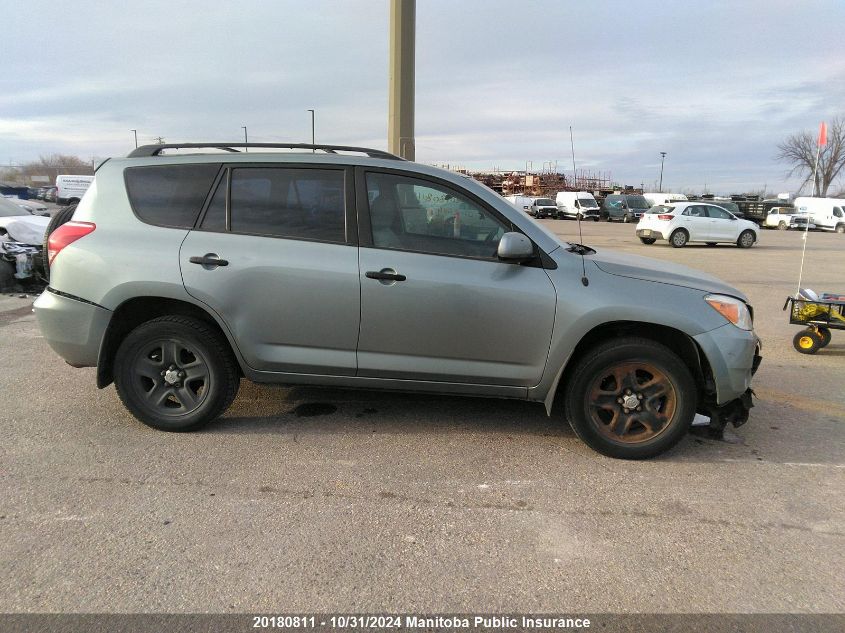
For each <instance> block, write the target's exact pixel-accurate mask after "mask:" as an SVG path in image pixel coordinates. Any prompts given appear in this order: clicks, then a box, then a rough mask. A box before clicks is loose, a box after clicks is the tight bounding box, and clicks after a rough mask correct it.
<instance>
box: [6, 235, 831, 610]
mask: <svg viewBox="0 0 845 633" xmlns="http://www.w3.org/2000/svg"><path fill="white" fill-rule="evenodd" d="M544 224H546V225H547V226H549V227H551V228H552V230H554V231H556V232H558V233H560V234H561V235H564V236H565V237H567V238H568V239H575V236H576V227H577V225H576V223H574V222H571V221H556V220H549V221H544ZM582 230H583V233H584V236H583V240H580V241H583V242H585V243H587V244H590V245H592V246H595V247H598V248H601V247H605V246H609V247H613V248H617V249H619V250H624V251H628V252H632V253H637V254H641V255H649V256H652V257H655V258H657V259H661V260H666V261H668V262H680V263H684V264H687V265H691V266H694V267H697V268H700V269H703V270H706V271H708V272H711V273H714V274H716V275H718V276H720V277H722V278H723V279H725V280H727V281H729V282H731V283H733V284H734V285H736V286H738V287H739V288H741V289H742V290H744V291H745V292H746V293H747V294H748V295H749V297H750V299H751V301H752V303H753V304H754V307H755V310H756V320H757V330H758V332H759V333H760V335H761V337H762V338H763V341H764V347H763V355H764V361H763V365H762V367H761V369H760V371H759V373H758V375H757V379H756V385H755V389H756V391H757V394H758V395H759V397H760V398H759V401H758V402H757V406H756V407H755V408H754V409H753V410H752V412H751V419H750V420H749V422H748V424H747V425H745V426H743V427H742V428H740V429H738V430H736V431H735V432H732V433H728V435H727V437H726V440H725V441H716V440H711V439H706V438H703V437H698V436H695V435H689V436H688V437H687V438H686V439H685V440H684V441H683V442H682V443H681V444H680V445H679V446H678V447H677V448H676V449H674V450H673V451H671V452H670V453H668V454H666V455H665V456H662V457H661V458H658V459H654V460H651V461H647V462H624V461H617V460H612V459H608V458H605V457H602V456H600V455H598V454H596V453H594V452H592V451H591V450H590V449H588V448H587V447H585V446H584V445H583V444H581V442H579V441H578V439H577V438H576V437H575V436H574V434H573V433H572V432H571V430H569V428H568V427H567V426H566V425H565V424H564V423H562V421H561V420H560V418H558V417H552V418H548V417H546V415H545V413H544V411H543V409H542V407H541V406H539V405H535V404H528V403H521V402H509V401H507V402H500V401H493V400H478V399H458V398H448V397H429V396H421V395H397V394H387V395H385V394H378V393H370V392H358V391H347V390H334V389H332V390H329V389H317V388H301V387H297V388H286V387H274V386H258V385H253V384H250V383H246V382H245V383H244V384H242V386H241V391H240V395H239V397H238V399H237V400H236V402H235V404H234V405H233V407H232V408H231V410H230V411H229V412H228V414H227V415H226V416H225V418H223V419H221V420H220V421H218V422H216V423H214V424H212V425H211V426H210V427H208V428H207V429H206V430H204V431H202V432H198V433H192V434H165V433H161V432H156V431H154V430H151V429H149V428H147V427H145V426H143V425H141V424H140V423H138V422H136V421H135V420H134V419H133V418H132V417H131V416H130V415H129V414H128V413H127V412H126V411H125V410H124V409H123V407H122V406H121V404H120V402H119V400H118V398H117V396H116V394H115V391H114V388H113V387H112V388H108V389H105V390H102V391H98V390H97V389H96V387H95V386H94V370H93V369H81V370H76V369H72V368H70V367H68V366H67V365H65V364H64V362H63V361H62V360H61V359H59V358H58V357H57V356H56V355H55V354H54V353H52V351H51V350H50V349H49V348H48V347H47V345H46V343H45V342H44V340H43V339H42V338H41V336H40V333H39V331H38V329H37V327H36V325H35V323H34V320H33V316H32V314H31V312H30V303H31V299H29V300H24V299H18V298H9V297H2V298H0V376H2V378H0V394H2V407H0V433H2V436H3V438H4V441H3V443H2V445H0V475H2V477H0V486H2V489H0V530H1V531H2V535H3V539H2V542H0V566H2V569H3V570H4V573H3V574H0V611H3V612H44V611H51V612H138V611H143V612H156V611H167V612H250V611H261V612H285V611H287V612H295V611H326V612H327V611H359V612H360V611H394V612H395V611H414V612H426V611H428V612H481V611H520V612H522V611H533V612H562V611H568V612H741V613H765V612H842V611H843V608H845V593H843V591H842V587H843V586H845V572H844V571H843V570H845V515H843V507H845V503H843V501H845V460H844V459H843V453H845V451H843V446H845V443H843V440H844V439H845V389H843V388H842V384H843V369H845V363H843V359H845V332H841V333H840V332H836V333H834V336H833V342H832V343H831V345H830V346H829V347H828V348H827V349H825V350H822V351H821V352H820V353H819V354H817V355H816V356H812V357H811V356H802V355H799V354H798V353H797V352H795V351H794V350H793V349H792V346H791V339H792V336H793V334H794V333H795V332H796V331H797V329H796V327H795V326H789V325H788V319H787V315H786V314H785V313H783V312H781V308H782V305H783V300H784V297H785V296H786V295H787V294H789V293H790V292H793V291H794V290H795V284H796V281H797V275H798V264H799V258H800V249H801V235H800V234H798V233H793V232H778V231H768V232H765V233H764V234H763V241H762V243H761V244H760V245H758V246H756V247H755V248H752V249H750V250H748V251H742V250H739V249H736V248H733V247H727V246H725V247H716V248H707V247H705V246H701V247H699V246H690V247H687V248H684V249H673V248H671V247H669V246H666V245H665V244H664V245H661V244H656V245H654V246H644V245H641V244H640V243H639V242H638V241H636V239H635V238H634V235H633V227H632V226H631V225H608V224H606V223H599V224H593V223H589V224H585V225H584V226H583V227H582ZM843 269H845V236H841V235H832V234H819V233H813V234H811V235H810V242H809V247H808V260H807V267H806V270H805V280H806V281H805V284H804V285H806V286H810V287H813V288H815V289H816V290H833V291H841V292H845V279H843V276H842V270H843ZM312 403H323V404H327V405H331V406H330V407H327V409H331V408H332V407H335V408H336V409H335V410H334V412H333V413H330V414H325V415H316V416H309V415H307V414H308V413H309V410H308V409H309V408H308V407H303V406H302V405H306V404H312Z"/></svg>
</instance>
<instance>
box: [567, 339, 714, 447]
mask: <svg viewBox="0 0 845 633" xmlns="http://www.w3.org/2000/svg"><path fill="white" fill-rule="evenodd" d="M565 398H566V417H567V419H568V420H569V423H570V425H571V426H572V429H573V430H574V431H575V433H576V434H577V435H578V437H580V438H581V439H582V440H583V441H584V442H585V443H586V444H587V445H588V446H590V448H592V449H594V450H596V451H598V452H599V453H602V454H603V455H607V456H609V457H616V458H621V459H646V458H649V457H654V456H655V455H659V454H660V453H663V452H665V451H667V450H669V449H670V448H672V447H673V446H674V445H675V444H677V443H678V442H679V441H680V440H681V439H682V438H683V437H684V435H685V434H686V433H687V431H688V430H689V428H690V425H691V424H692V419H693V417H694V416H695V408H696V398H697V394H696V386H695V381H694V380H693V377H692V374H691V373H690V371H689V369H688V368H687V367H686V365H685V364H684V363H683V362H682V361H681V360H680V359H679V358H678V356H677V355H676V354H675V353H674V352H672V351H671V350H669V349H668V348H667V347H664V346H663V345H661V344H660V343H657V342H655V341H651V340H648V339H640V338H625V339H616V340H611V341H607V342H606V343H604V344H602V345H600V346H599V347H597V348H595V349H593V350H591V351H590V353H589V354H588V355H585V356H584V357H583V358H581V360H579V361H578V363H577V365H576V367H575V370H574V371H573V373H572V375H571V378H570V380H569V381H568V383H567V386H566V391H565Z"/></svg>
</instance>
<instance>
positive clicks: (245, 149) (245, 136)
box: [241, 125, 249, 152]
mask: <svg viewBox="0 0 845 633" xmlns="http://www.w3.org/2000/svg"><path fill="white" fill-rule="evenodd" d="M241 129H242V130H243V131H244V145H246V144H247V143H249V139H248V138H247V135H246V126H245V125H242V126H241ZM244 151H245V152H248V151H249V148H248V147H244Z"/></svg>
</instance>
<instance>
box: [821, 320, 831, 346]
mask: <svg viewBox="0 0 845 633" xmlns="http://www.w3.org/2000/svg"><path fill="white" fill-rule="evenodd" d="M818 332H819V337H821V345H820V347H827V346H828V345H829V344H830V339H831V338H833V337H832V336H831V333H830V329H829V328H826V327H824V326H823V325H820V326H819V329H818Z"/></svg>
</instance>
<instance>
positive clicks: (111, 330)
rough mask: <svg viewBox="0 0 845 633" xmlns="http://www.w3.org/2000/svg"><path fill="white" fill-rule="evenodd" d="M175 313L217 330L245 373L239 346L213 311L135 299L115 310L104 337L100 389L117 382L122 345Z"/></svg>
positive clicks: (165, 299)
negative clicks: (135, 333)
mask: <svg viewBox="0 0 845 633" xmlns="http://www.w3.org/2000/svg"><path fill="white" fill-rule="evenodd" d="M171 314H172V315H179V316H188V317H193V318H196V319H199V320H201V321H203V322H205V323H207V324H208V325H209V326H210V327H213V328H214V329H215V330H217V332H219V333H220V334H221V335H222V336H223V337H224V338H225V340H226V341H227V343H228V345H229V348H230V350H231V351H232V354H233V355H234V357H235V359H236V361H237V363H238V367H239V368H240V370H241V373H242V374H243V359H242V358H241V355H240V353H239V351H238V348H237V345H236V344H235V342H234V341H233V340H232V337H231V336H230V335H229V332H228V331H227V329H226V328H225V327H223V325H222V324H221V323H220V322H219V321H218V319H217V317H216V316H215V315H213V314H212V313H211V312H210V311H209V310H207V309H206V308H204V307H202V306H199V305H197V304H194V303H191V302H189V301H184V300H181V299H173V298H170V297H157V296H145V297H133V298H131V299H127V300H126V301H124V302H123V303H121V304H120V305H119V306H118V307H117V308H115V310H114V312H113V313H112V316H111V319H110V320H109V324H108V327H107V328H106V331H105V333H104V334H103V340H102V342H101V343H100V353H99V357H98V359H97V387H99V388H100V389H103V388H104V387H108V386H109V385H110V384H111V383H112V382H114V373H113V370H114V356H115V353H116V352H117V348H118V347H119V346H120V343H121V342H122V341H123V339H124V338H125V337H126V335H127V334H129V332H131V331H132V330H134V329H135V328H136V327H138V326H139V325H141V324H142V323H146V322H147V321H150V320H151V319H155V318H157V317H161V316H166V315H171Z"/></svg>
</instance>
